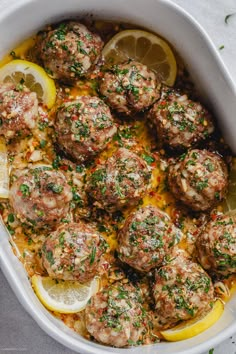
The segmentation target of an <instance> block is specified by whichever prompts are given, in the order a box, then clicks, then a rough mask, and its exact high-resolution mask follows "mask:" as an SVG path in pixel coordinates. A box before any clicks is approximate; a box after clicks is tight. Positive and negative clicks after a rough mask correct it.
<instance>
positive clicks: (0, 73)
mask: <svg viewBox="0 0 236 354" xmlns="http://www.w3.org/2000/svg"><path fill="white" fill-rule="evenodd" d="M0 82H3V83H7V82H10V83H14V84H16V85H17V84H24V85H25V86H27V87H28V88H29V89H30V91H34V92H36V94H37V97H38V99H39V101H40V102H42V103H43V104H45V105H46V106H47V107H48V108H51V107H52V106H53V105H54V103H55V100H56V87H55V83H54V81H53V80H52V79H51V78H50V77H49V76H48V75H47V73H46V71H45V70H44V69H43V68H41V67H40V66H39V65H37V64H34V63H31V62H29V61H27V60H20V59H19V60H18V59H17V60H13V61H11V62H10V63H8V64H6V65H4V66H3V67H2V68H0Z"/></svg>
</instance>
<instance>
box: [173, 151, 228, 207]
mask: <svg viewBox="0 0 236 354" xmlns="http://www.w3.org/2000/svg"><path fill="white" fill-rule="evenodd" d="M168 182H169V187H170V190H171V192H172V193H173V194H174V196H175V197H176V198H177V199H178V200H181V201H182V202H183V203H184V204H186V205H188V206H189V207H190V208H192V209H193V210H196V211H204V210H207V209H210V208H212V207H213V206H215V205H216V204H217V203H219V202H220V201H221V200H222V199H223V198H224V197H225V194H226V190H227V186H228V171H227V166H226V164H225V163H224V161H223V159H222V158H221V157H220V156H219V155H217V154H214V153H212V152H210V151H207V150H197V149H195V150H190V151H188V153H187V154H184V155H182V156H181V157H180V158H179V159H178V161H177V162H176V163H173V164H172V165H170V167H169V176H168Z"/></svg>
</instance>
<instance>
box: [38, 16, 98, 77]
mask: <svg viewBox="0 0 236 354" xmlns="http://www.w3.org/2000/svg"><path fill="white" fill-rule="evenodd" d="M38 46H39V48H38V51H39V56H40V58H41V60H42V62H43V65H44V67H45V69H46V70H47V72H48V74H49V75H50V76H51V77H53V78H54V79H58V80H62V81H65V82H74V81H75V80H78V79H79V78H80V77H82V76H85V75H88V74H89V73H90V72H91V71H92V70H93V69H94V68H95V65H96V64H97V62H98V61H99V59H100V57H101V51H102V48H103V41H102V40H101V38H100V37H99V36H98V35H97V34H95V33H92V32H90V31H89V30H88V29H87V28H86V27H85V26H84V25H82V24H81V23H78V22H74V21H70V22H66V23H61V24H60V25H58V26H57V27H56V28H55V29H52V30H49V31H48V32H44V33H43V36H42V39H41V41H39V44H38Z"/></svg>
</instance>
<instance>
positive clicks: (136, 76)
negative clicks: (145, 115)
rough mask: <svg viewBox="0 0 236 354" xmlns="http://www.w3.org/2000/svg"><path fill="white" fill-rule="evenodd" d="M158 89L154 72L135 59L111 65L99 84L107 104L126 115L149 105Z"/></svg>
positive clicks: (157, 95)
mask: <svg viewBox="0 0 236 354" xmlns="http://www.w3.org/2000/svg"><path fill="white" fill-rule="evenodd" d="M159 90H160V85H159V84H158V82H157V78H156V76H155V74H154V72H152V71H151V70H149V69H148V68H147V67H146V65H143V64H141V63H138V62H135V61H129V62H127V63H125V64H120V65H115V66H113V67H112V68H111V69H110V70H109V71H108V72H106V73H105V75H104V77H103V79H102V81H101V84H100V92H101V94H102V95H103V96H104V98H105V100H106V101H107V102H108V104H109V105H110V106H111V107H112V108H113V109H114V110H116V111H117V112H119V113H123V114H125V115H127V116H129V115H133V114H135V113H138V112H141V111H144V110H145V109H147V108H148V107H150V106H151V105H152V104H153V103H154V102H155V101H156V100H157V99H158V98H159V96H160V95H159Z"/></svg>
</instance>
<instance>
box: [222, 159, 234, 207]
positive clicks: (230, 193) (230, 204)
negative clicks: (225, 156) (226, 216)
mask: <svg viewBox="0 0 236 354" xmlns="http://www.w3.org/2000/svg"><path fill="white" fill-rule="evenodd" d="M222 206H223V211H224V212H225V213H232V212H234V211H236V157H234V158H233V161H232V169H231V171H230V174H229V188H228V193H227V196H226V199H225V201H224V203H223V205H222Z"/></svg>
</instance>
